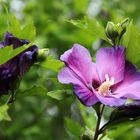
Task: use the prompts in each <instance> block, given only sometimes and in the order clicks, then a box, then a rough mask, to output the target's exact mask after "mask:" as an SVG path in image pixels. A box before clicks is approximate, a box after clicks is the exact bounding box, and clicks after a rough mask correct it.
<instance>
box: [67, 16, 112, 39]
mask: <svg viewBox="0 0 140 140" xmlns="http://www.w3.org/2000/svg"><path fill="white" fill-rule="evenodd" d="M68 22H70V23H72V24H73V25H74V26H76V27H78V28H80V29H82V30H84V31H85V32H86V33H88V34H91V35H92V36H96V37H97V38H101V39H103V40H105V41H108V42H110V41H109V40H108V39H107V37H106V34H105V28H104V27H103V26H102V25H101V24H100V23H99V22H98V21H97V20H95V19H89V18H87V17H85V18H84V19H81V20H69V21H68Z"/></svg>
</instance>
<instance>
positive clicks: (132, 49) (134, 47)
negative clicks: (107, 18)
mask: <svg viewBox="0 0 140 140" xmlns="http://www.w3.org/2000/svg"><path fill="white" fill-rule="evenodd" d="M121 45H123V46H125V47H126V58H127V60H129V61H130V62H132V63H134V64H137V63H138V62H139V61H140V57H139V56H140V33H139V31H138V28H137V27H136V26H135V25H133V22H132V21H131V22H130V24H129V25H128V27H127V29H126V32H125V34H124V35H123V38H122V43H121Z"/></svg>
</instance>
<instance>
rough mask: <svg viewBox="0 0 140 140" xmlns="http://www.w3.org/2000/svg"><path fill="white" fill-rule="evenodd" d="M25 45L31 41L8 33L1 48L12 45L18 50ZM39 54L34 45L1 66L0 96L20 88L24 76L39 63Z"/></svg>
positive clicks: (0, 45) (1, 43) (0, 44)
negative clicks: (35, 63)
mask: <svg viewBox="0 0 140 140" xmlns="http://www.w3.org/2000/svg"><path fill="white" fill-rule="evenodd" d="M24 44H29V41H28V40H23V39H18V38H16V37H15V36H13V35H12V34H10V33H8V32H7V33H6V34H5V38H4V42H0V48H3V47H5V46H9V45H12V46H13V48H14V49H16V48H18V47H20V46H23V45H24ZM37 54H38V48H37V46H35V45H33V46H31V47H29V48H28V49H26V50H25V51H24V52H22V53H20V54H19V55H17V56H15V57H14V58H12V59H11V60H9V61H8V62H6V63H5V64H2V65H0V95H3V94H7V93H8V91H12V90H15V89H16V88H18V86H19V82H20V80H21V79H22V77H23V75H24V74H25V73H26V72H27V70H28V69H29V68H30V67H31V66H32V65H33V64H34V62H36V61H37Z"/></svg>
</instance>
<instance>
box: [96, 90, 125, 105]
mask: <svg viewBox="0 0 140 140" xmlns="http://www.w3.org/2000/svg"><path fill="white" fill-rule="evenodd" d="M96 96H97V98H98V99H99V101H100V102H101V103H102V104H104V105H107V106H110V107H115V106H121V105H123V104H124V103H125V101H126V99H124V98H119V99H118V98H114V97H110V96H107V97H105V96H102V95H100V94H98V93H97V94H96Z"/></svg>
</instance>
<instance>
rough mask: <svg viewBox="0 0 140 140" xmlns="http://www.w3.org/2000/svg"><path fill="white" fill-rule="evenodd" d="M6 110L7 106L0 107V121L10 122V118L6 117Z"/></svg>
mask: <svg viewBox="0 0 140 140" xmlns="http://www.w3.org/2000/svg"><path fill="white" fill-rule="evenodd" d="M8 109H9V106H8V105H6V104H5V105H2V106H0V121H4V120H5V121H11V118H10V116H9V115H8V112H7V111H8Z"/></svg>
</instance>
